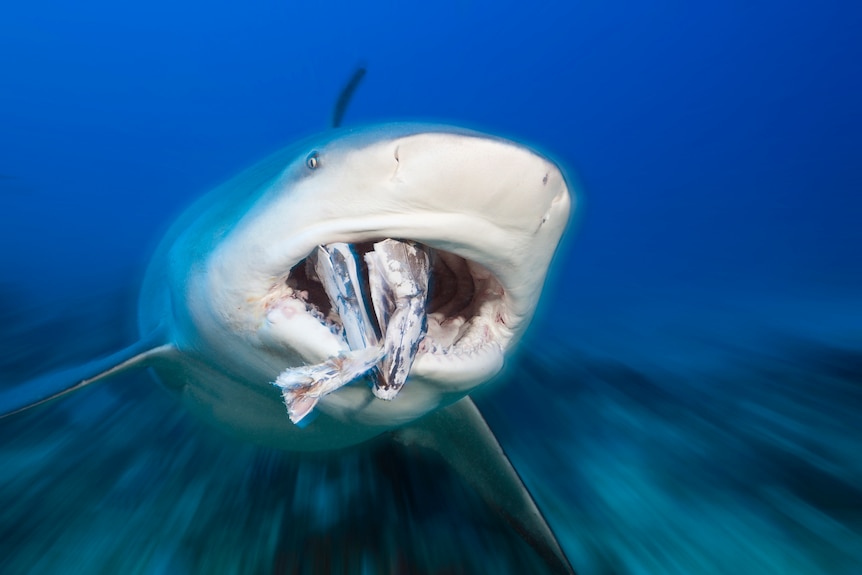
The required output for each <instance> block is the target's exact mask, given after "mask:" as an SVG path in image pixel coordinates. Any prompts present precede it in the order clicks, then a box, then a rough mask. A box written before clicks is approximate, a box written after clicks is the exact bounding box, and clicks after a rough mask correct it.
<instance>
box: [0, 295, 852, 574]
mask: <svg viewBox="0 0 862 575" xmlns="http://www.w3.org/2000/svg"><path fill="white" fill-rule="evenodd" d="M2 295H3V298H2V301H3V302H4V308H3V309H2V312H0V314H2V315H0V326H2V330H3V331H2V334H0V335H2V337H0V344H2V347H3V349H4V350H6V353H4V354H3V363H2V365H0V368H2V371H0V375H2V379H3V381H4V382H6V381H21V380H23V379H25V378H26V377H29V376H31V375H33V374H35V373H36V372H38V371H39V370H43V369H50V368H52V367H54V366H56V365H58V364H61V363H64V362H70V361H73V360H74V359H76V358H78V359H80V358H86V357H89V356H90V355H93V354H98V353H100V352H105V351H107V350H109V349H110V348H111V347H112V346H116V345H120V344H122V343H123V341H127V340H128V339H130V338H132V337H134V328H133V326H132V325H131V324H130V323H129V324H124V323H123V321H124V320H126V319H128V317H129V315H130V314H129V313H128V312H129V310H130V309H132V307H133V304H134V293H133V291H132V290H129V291H127V292H108V293H103V294H90V295H89V296H87V297H81V298H75V299H72V298H70V299H67V300H62V299H61V300H57V301H55V302H53V303H50V304H46V303H44V302H42V303H39V304H35V303H34V302H32V301H28V298H27V297H26V296H24V294H21V293H14V292H13V291H12V290H8V289H7V290H6V291H5V292H4V293H3V294H2ZM736 313H737V314H739V316H738V320H739V321H738V322H734V321H732V320H730V319H727V318H728V317H729V316H728V314H727V313H723V314H722V315H724V317H725V322H724V325H725V328H726V329H727V330H728V332H726V333H719V332H717V331H716V329H715V328H714V327H712V326H715V325H717V322H712V324H711V327H710V328H706V327H704V328H702V329H700V330H697V329H693V328H692V327H691V325H690V323H691V321H690V318H687V319H685V320H679V321H677V322H676V323H675V322H674V321H673V319H668V318H672V316H669V315H667V314H658V317H663V318H665V319H664V320H663V322H658V321H654V322H652V323H651V322H650V321H647V320H643V319H642V320H641V321H639V322H638V323H637V326H638V328H639V329H641V330H646V331H647V332H648V333H646V334H644V333H642V332H639V331H638V330H637V329H634V327H630V329H628V330H626V329H625V327H624V326H623V325H621V324H620V323H619V321H622V320H619V321H618V322H617V323H613V322H611V324H610V325H607V326H605V328H604V329H602V328H597V327H596V326H595V325H591V324H590V321H591V320H590V319H589V318H585V319H584V320H583V322H581V323H580V324H576V325H574V326H572V325H563V326H559V325H554V324H553V322H552V321H551V319H552V318H548V317H546V318H545V320H544V321H541V322H540V323H539V325H537V326H536V328H535V329H534V330H533V332H532V334H531V338H530V339H529V340H528V341H527V342H526V343H525V346H524V347H523V351H522V353H521V354H520V355H519V356H518V357H517V358H516V359H515V360H514V361H513V362H512V366H511V367H510V369H509V377H508V380H507V381H506V383H504V384H503V385H500V386H499V387H497V388H496V389H493V390H487V391H486V392H483V393H481V394H479V398H478V403H479V405H480V407H481V409H482V410H483V412H484V413H485V414H486V416H487V417H488V419H489V422H490V423H491V425H492V427H493V428H494V429H495V430H496V431H497V433H498V436H499V437H500V439H501V442H502V443H503V445H504V447H505V448H506V449H507V451H508V452H509V454H510V456H511V457H512V459H513V461H514V463H515V465H516V467H517V468H518V469H519V471H520V472H521V474H522V475H523V477H524V479H525V481H526V482H527V483H528V485H529V486H530V488H531V490H532V491H533V493H534V494H535V496H536V498H537V500H538V501H539V504H540V506H541V507H542V508H543V510H544V511H545V513H546V515H547V516H548V518H549V520H550V522H551V523H552V525H553V526H554V528H555V529H556V531H557V533H558V535H559V537H560V539H561V542H562V544H563V546H564V547H565V549H566V551H567V552H568V554H569V556H570V558H571V560H572V562H573V564H574V565H575V567H576V569H578V571H579V572H580V573H582V574H621V573H679V574H687V573H730V572H733V573H738V574H742V573H752V574H755V573H757V574H764V573H774V574H779V573H780V574H794V573H796V574H805V575H810V574H817V573H823V574H848V575H849V574H856V573H859V572H860V570H862V531H860V530H862V490H860V488H859V486H860V479H862V463H860V457H859V455H860V453H862V420H860V418H859V414H860V413H862V345H860V344H862V339H860V334H859V332H858V330H856V331H854V329H853V327H852V326H853V325H855V324H854V323H853V322H850V323H849V324H847V326H849V327H846V329H844V328H835V330H833V332H832V333H833V336H831V337H829V338H824V337H817V336H816V335H812V334H811V330H806V332H807V335H805V336H804V337H800V336H799V335H798V334H795V333H794V332H793V330H792V329H791V328H790V327H788V326H786V325H784V326H779V325H778V324H773V326H772V328H769V327H768V326H767V325H765V324H764V322H763V321H759V322H758V321H755V320H754V319H753V316H751V315H746V314H744V313H742V312H741V311H739V310H737V312H736ZM597 321H604V320H602V319H601V318H599V319H597ZM732 329H738V330H740V334H743V332H745V330H747V333H745V334H744V335H741V337H738V338H732V337H729V336H728V333H732V332H731V331H730V330H732ZM578 330H584V331H585V332H586V334H594V337H586V336H584V337H579V334H578V333H574V332H577V331H578ZM83 332H86V333H87V334H88V337H87V338H83V337H79V336H80V334H81V333H83ZM602 334H605V335H607V338H606V339H604V340H602V338H601V337H600V336H601V335H602ZM834 334H841V336H840V337H835V336H834ZM580 335H584V334H580ZM573 341H580V342H582V345H579V346H578V345H574V344H572V343H571V342H573ZM639 352H640V353H639ZM0 436H2V438H3V441H2V442H0V460H2V462H3V465H2V466H0V572H2V573H34V574H39V573H46V574H47V573H171V574H173V573H177V574H182V573H208V574H221V573H237V574H240V573H286V574H306V573H307V574H311V573H355V574H363V575H364V574H370V573H398V574H401V573H403V574H414V573H415V574H456V573H464V574H472V573H500V574H504V573H512V574H522V573H542V572H543V569H544V568H543V566H542V565H541V563H540V562H538V560H537V559H536V557H535V556H534V554H533V552H532V551H531V550H530V548H529V547H528V546H527V545H526V544H524V543H523V542H522V541H521V540H520V539H519V538H518V536H517V535H516V534H514V532H512V531H511V530H510V529H509V528H508V527H506V526H505V525H504V524H503V523H502V522H501V521H500V520H499V519H498V518H497V517H496V516H495V515H494V514H493V513H492V512H490V511H489V509H488V508H487V507H486V506H485V505H484V504H483V502H482V501H481V500H480V499H479V498H478V497H477V496H476V495H475V494H474V493H473V492H472V491H471V489H470V488H469V487H468V486H466V484H464V483H462V482H461V480H459V479H458V478H457V477H455V476H453V475H452V473H450V472H449V471H448V469H447V468H445V467H444V466H442V465H441V464H440V462H438V461H435V460H433V459H424V458H422V457H419V456H417V455H416V454H413V453H409V452H407V451H404V450H401V449H396V448H394V447H393V446H391V445H388V444H387V443H386V442H377V443H375V444H373V445H371V446H367V447H363V448H361V449H354V450H347V451H345V452H339V453H334V454H329V455H323V456H302V457H300V456H297V455H293V454H287V453H281V452H277V451H272V450H267V449H261V448H257V447H255V446H251V445H245V444H240V443H237V442H235V441H233V440H230V439H227V438H225V437H223V436H222V435H220V434H219V433H218V432H216V431H214V430H211V429H210V428H208V427H206V426H204V425H202V424H199V423H198V422H197V421H195V420H194V419H193V418H192V417H191V416H189V415H188V414H187V413H186V412H185V411H184V410H183V409H182V408H181V407H179V406H178V405H177V404H176V403H175V402H174V401H173V400H172V399H171V398H170V396H169V395H168V394H167V393H165V392H163V391H162V390H160V389H158V386H157V385H155V384H154V383H153V382H152V380H150V378H149V376H148V375H145V374H141V375H137V376H130V377H124V378H122V379H121V380H119V381H115V382H114V383H113V384H109V385H102V386H98V387H95V388H92V389H88V390H84V391H82V392H79V393H77V394H75V395H73V396H71V397H69V398H67V399H64V400H61V401H58V402H56V403H55V404H53V405H51V406H48V407H46V408H42V409H38V410H36V411H34V412H29V413H26V414H22V415H19V416H16V417H13V418H10V419H8V420H4V421H2V422H0Z"/></svg>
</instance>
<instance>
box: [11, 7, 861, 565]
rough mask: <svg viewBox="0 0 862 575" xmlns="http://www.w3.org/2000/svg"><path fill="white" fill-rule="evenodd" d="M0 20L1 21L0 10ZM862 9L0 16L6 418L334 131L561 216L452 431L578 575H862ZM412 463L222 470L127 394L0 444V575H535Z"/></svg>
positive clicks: (486, 516)
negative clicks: (533, 282) (564, 201)
mask: <svg viewBox="0 0 862 575" xmlns="http://www.w3.org/2000/svg"><path fill="white" fill-rule="evenodd" d="M7 4H9V3H7ZM860 30H862V5H860V4H858V3H854V2H844V1H838V0H834V1H824V2H813V1H812V2H800V1H793V0H791V1H786V2H777V1H761V2H739V1H737V0H727V1H723V2H717V1H706V2H697V3H691V2H681V1H676V0H664V1H659V2H614V1H610V2H607V1H606V2H598V1H595V0H590V1H573V2H561V1H541V0H537V1H536V2H520V3H514V2H508V1H502V2H490V1H487V0H481V1H480V0H442V1H439V2H427V3H404V2H394V1H391V0H390V1H380V2H375V3H356V2H341V1H334V2H327V3H314V2H275V1H258V2H256V1H252V2H244V3H240V2H217V1H216V2H213V1H210V2H198V1H181V2H164V1H162V0H152V1H150V2H147V3H134V4H129V3H116V2H104V1H99V0H82V1H80V2H58V1H56V0H48V1H34V2H28V3H23V2H22V3H16V4H15V5H14V6H13V5H4V6H3V7H2V8H0V270H2V271H0V350H1V351H0V384H2V385H3V386H11V385H15V384H19V383H21V382H24V381H26V380H27V379H28V378H30V377H33V376H35V375H36V374H38V373H42V372H45V371H47V370H50V369H52V368H56V367H58V366H60V365H64V364H67V363H75V362H80V361H84V360H86V359H87V358H91V357H94V356H98V355H100V354H105V353H107V352H109V351H111V350H113V349H116V348H117V347H119V346H122V345H125V344H127V343H129V342H130V341H133V340H134V338H135V335H136V327H135V301H136V296H137V294H136V289H137V285H138V282H139V280H140V278H141V276H142V274H143V269H144V266H145V265H146V262H147V261H148V258H149V255H150V254H151V252H152V250H153V249H154V247H155V245H156V242H157V241H158V240H159V238H160V237H161V235H162V234H163V233H164V232H165V231H166V229H167V227H168V226H169V225H170V223H171V222H172V221H173V219H174V218H175V217H176V216H177V215H179V213H180V212H181V211H182V209H183V208H184V207H186V206H187V205H188V204H189V203H190V202H191V201H192V200H193V199H195V198H196V197H198V196H199V195H200V194H202V193H204V192H205V191H207V190H208V189H210V188H211V187H213V186H214V185H216V184H218V183H220V182H221V181H223V180H225V179H226V178H228V177H229V176H231V175H233V174H234V173H236V172H238V171H240V170H241V169H243V168H244V167H247V166H248V165H250V164H252V163H254V162H255V161H256V160H258V159H260V158H261V157H263V156H264V155H266V154H268V153H270V152H271V151H273V150H275V149H277V148H279V147H281V146H284V145H286V144H289V143H291V142H292V141H294V140H297V139H299V138H301V137H303V136H306V135H309V134H312V133H315V132H318V131H321V130H324V129H326V127H327V125H328V122H329V119H330V117H331V114H332V107H333V104H334V102H335V99H336V98H337V95H338V93H339V90H340V89H341V87H342V86H343V84H344V82H345V81H346V80H347V78H349V77H350V74H351V73H352V72H353V71H354V69H355V68H356V66H357V65H359V64H360V63H362V64H364V65H365V66H367V69H368V73H367V75H366V77H365V80H364V82H363V84H362V86H360V88H359V90H358V91H357V93H356V95H355V98H354V100H353V102H352V104H351V107H350V109H349V110H348V112H347V116H346V118H345V124H347V125H361V124H367V123H375V122H383V121H395V120H423V121H434V122H446V123H454V124H458V125H464V126H467V127H471V128H477V129H480V130H483V131H490V132H493V133H498V134H501V135H504V136H507V137H511V138H514V139H517V140H521V141H525V142H528V143H530V144H531V145H533V146H535V147H537V148H539V149H540V150H542V151H544V152H545V153H547V154H549V155H551V156H552V157H554V158H555V159H556V160H557V161H558V162H560V164H561V165H563V166H564V167H565V170H566V172H567V174H568V176H569V179H570V181H571V182H572V183H573V184H575V185H576V186H577V187H578V188H579V190H580V192H581V194H580V196H579V205H578V213H577V215H576V216H575V217H574V219H573V225H572V228H571V231H570V232H569V233H568V234H567V237H566V238H565V241H564V244H563V246H562V248H561V252H560V255H559V258H558V260H557V262H556V266H555V268H554V271H553V273H552V275H551V277H550V278H549V282H548V286H547V292H546V297H545V299H544V302H543V306H542V308H541V309H540V313H539V315H538V316H537V318H536V321H535V323H534V325H533V327H532V329H531V331H530V333H529V335H528V337H527V338H526V340H525V343H524V346H523V347H522V350H521V353H520V354H519V355H518V356H517V357H515V358H513V359H512V361H511V362H510V365H509V368H508V377H507V381H506V382H504V383H503V384H502V385H499V386H497V387H496V388H494V389H489V390H485V391H483V393H481V394H479V397H478V398H477V403H479V405H480V407H481V408H482V409H483V412H484V413H485V414H486V416H487V417H488V419H489V422H490V423H491V425H492V427H493V428H494V429H495V431H497V433H498V435H499V438H500V440H501V442H502V444H503V445H504V447H505V448H506V450H507V451H508V452H509V453H510V455H511V458H512V459H513V461H514V462H515V464H516V467H517V468H518V470H519V471H520V472H521V473H522V475H523V476H524V479H525V481H526V482H527V483H528V485H529V486H530V488H531V489H532V491H533V493H534V495H535V496H536V498H537V500H538V502H539V504H540V506H541V507H542V508H543V510H544V511H545V512H546V514H547V516H548V518H549V521H550V522H551V523H552V525H553V527H554V529H555V530H556V531H557V534H558V535H559V537H560V540H561V543H562V545H563V547H564V548H565V550H566V552H567V553H568V555H569V557H570V558H571V560H572V563H573V565H574V566H575V567H576V569H577V570H578V571H579V573H581V574H586V575H590V574H608V575H610V574H653V573H675V574H677V573H678V574H692V573H708V574H713V573H714V574H722V573H733V574H735V575H741V574H748V573H752V574H830V575H831V574H842V575H843V574H846V575H851V574H858V573H862V487H860V486H862V106H860V103H862V35H860V32H859V31H860ZM541 572H542V566H541V565H540V564H537V561H536V558H535V557H534V556H533V554H532V551H531V550H530V549H529V547H527V546H526V545H525V544H523V543H522V542H521V541H520V540H519V539H518V537H517V536H516V535H515V534H514V533H513V532H511V531H510V530H509V529H508V528H507V527H505V526H504V525H501V524H500V521H499V520H498V519H497V518H496V516H494V515H493V513H491V512H490V511H489V510H488V509H487V508H486V507H485V506H484V504H483V503H482V502H481V500H479V499H478V498H477V496H476V495H475V494H474V493H473V492H472V491H471V490H470V489H469V487H467V486H466V485H464V484H463V483H462V482H461V481H460V480H459V479H458V478H457V477H455V476H453V475H452V474H451V473H450V472H449V471H448V470H447V469H446V468H445V467H444V466H442V465H441V464H440V463H439V462H435V461H424V460H416V459H415V458H413V457H412V456H411V455H410V454H409V453H404V452H401V451H398V450H395V449H393V448H391V447H389V446H386V445H375V446H371V447H369V448H368V449H365V450H355V451H351V452H348V453H339V454H336V455H331V456H322V457H312V458H300V457H297V456H293V455H289V454H284V453H279V452H275V451H268V450H263V449H260V448H257V447H254V446H249V445H242V444H239V443H235V442H232V441H231V440H227V439H225V438H224V437H222V436H220V435H219V434H218V433H217V432H215V431H213V430H211V429H209V428H207V427H205V426H203V425H202V424H199V423H198V422H197V421H195V420H193V419H192V418H191V416H189V415H188V414H186V413H185V412H184V411H183V410H182V409H181V408H180V407H179V406H178V405H176V404H175V403H174V402H173V400H172V399H171V398H170V397H169V396H168V395H167V394H166V393H164V392H162V390H160V389H159V388H158V387H157V386H156V385H154V384H153V382H152V381H151V380H150V379H149V378H148V376H147V375H146V374H141V375H137V376H129V377H127V378H124V379H123V380H122V381H121V382H115V383H113V384H111V385H109V386H102V387H97V388H94V389H88V390H85V391H83V392H80V393H79V394H76V395H74V396H72V397H69V398H67V399H64V400H62V401H60V402H57V403H56V404H54V405H52V406H49V407H47V408H43V409H39V410H36V411H34V412H31V413H26V414H23V415H20V416H16V417H14V418H10V419H7V420H4V421H2V422H0V573H4V574H6V573H12V574H18V573H21V574H23V573H40V574H53V573H141V574H150V573H169V574H173V573H177V574H185V573H213V574H222V573H225V574H226V573H361V574H370V573H399V574H400V573H422V574H425V573H429V574H431V573H433V574H443V573H447V574H454V573H465V574H467V573H469V574H472V573H495V574H497V573H513V574H522V573H541Z"/></svg>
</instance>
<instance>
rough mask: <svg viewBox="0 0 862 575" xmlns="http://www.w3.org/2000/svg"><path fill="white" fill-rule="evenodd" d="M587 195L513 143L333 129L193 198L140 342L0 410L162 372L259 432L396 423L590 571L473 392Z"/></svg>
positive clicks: (509, 515)
mask: <svg viewBox="0 0 862 575" xmlns="http://www.w3.org/2000/svg"><path fill="white" fill-rule="evenodd" d="M570 207H571V198H570V194H569V189H568V186H567V183H566V180H565V178H564V176H563V174H562V173H561V171H560V169H559V168H558V167H557V166H556V165H554V164H553V163H552V162H551V161H549V160H548V159H546V158H544V157H542V156H541V155H539V154H537V153H535V152H534V151H531V150H530V149H528V148H526V147H523V146H521V145H519V144H516V143H513V142H510V141H507V140H503V139H501V138H497V137H494V136H488V135H483V134H479V133H476V132H472V131H468V130H464V129H460V128H454V127H448V126H438V125H421V124H387V125H378V126H371V127H368V128H363V129H349V130H345V129H338V130H330V131H329V132H327V133H324V134H322V135H320V136H317V137H314V138H310V139H308V140H305V141H303V142H300V143H298V144H296V145H294V146H291V147H289V148H287V149H285V150H282V151H280V152H278V153H276V154H274V155H273V156H271V157H269V158H267V159H265V160H264V161H262V162H261V163H259V164H257V165H256V166H254V167H252V168H250V169H248V170H246V171H245V172H243V173H241V174H240V175H239V176H237V177H235V178H234V179H232V180H230V181H229V182H227V183H226V184H224V185H222V186H220V187H219V188H217V189H216V190H214V191H212V192H211V193H209V194H207V195H205V196H204V197H203V198H202V199H201V200H199V201H198V202H197V203H195V204H194V205H193V206H192V207H191V208H190V209H189V210H188V211H187V212H186V213H185V214H184V215H183V216H182V217H181V218H180V219H179V220H178V221H177V222H176V223H175V225H174V226H173V227H172V229H171V230H170V231H169V233H168V234H167V236H166V237H165V239H164V240H163V241H162V243H161V244H160V246H159V248H158V249H157V251H156V253H155V255H154V257H153V259H152V263H151V264H150V266H149V268H148V271H147V273H146V276H145V279H144V283H143V286H142V289H141V292H140V298H139V328H140V331H139V333H140V340H139V341H138V342H137V343H135V344H133V345H132V346H130V347H128V348H126V349H123V350H121V351H119V352H117V353H115V354H113V355H111V356H109V357H107V358H104V359H99V360H95V361H92V362H90V363H87V364H85V365H82V366H79V367H75V368H72V369H68V370H63V371H60V372H55V373H51V374H48V375H45V376H42V377H40V378H37V379H36V380H33V381H30V382H28V383H26V384H24V385H21V386H18V387H17V388H15V389H12V390H9V391H8V392H6V393H5V395H4V396H3V397H2V398H0V405H2V406H3V408H2V411H3V415H2V417H6V416H9V415H12V414H14V413H17V412H20V411H23V410H25V409H29V408H31V407H34V406H36V405H40V404H43V403H46V402H48V401H50V400H52V399H56V398H58V397H60V396H63V395H65V394H67V393H70V392H72V391H74V390H76V389H80V388H82V387H84V386H86V385H89V384H91V383H95V382H97V381H102V380H107V379H109V378H113V377H116V376H117V375H120V374H121V373H124V372H127V371H129V370H133V369H143V368H149V369H150V370H151V372H152V373H154V375H155V376H156V378H157V379H158V380H159V381H160V382H162V384H163V385H164V386H165V387H166V388H167V389H169V390H170V391H171V392H173V393H174V394H176V395H177V396H178V397H179V398H180V400H181V401H182V402H183V404H184V405H186V406H187V407H188V408H189V409H190V410H191V411H193V412H195V413H196V414H197V415H198V416H200V417H202V418H203V419H205V420H208V421H210V422H212V423H214V424H215V425H217V426H218V427H220V428H221V429H223V430H225V431H227V432H229V433H230V434H232V435H235V436H238V437H240V438H242V439H246V440H250V441H253V442H257V443H261V444H266V445H270V446H276V447H279V448H282V449H286V450H293V451H319V450H329V449H338V448H343V447H347V446H351V445H356V444H360V443H363V442H365V441H368V440H370V439H372V438H374V437H377V436H380V435H382V434H386V433H388V434H390V435H391V437H392V438H393V439H394V440H395V441H397V442H399V443H401V444H404V445H407V446H415V447H419V448H426V449H431V450H433V451H435V452H437V453H438V454H439V455H440V456H442V457H443V458H444V459H445V460H446V461H447V462H448V463H449V464H450V465H451V466H452V467H453V468H454V469H455V471H456V472H457V473H459V474H460V475H462V476H463V477H464V478H465V479H466V480H467V481H468V482H469V483H471V484H472V485H473V486H474V487H475V488H476V489H477V491H478V492H479V493H480V495H482V497H483V498H484V499H485V500H486V501H487V502H488V503H489V504H490V505H491V506H492V507H493V508H494V509H496V510H497V511H498V512H499V513H500V514H501V515H502V516H503V517H504V518H505V519H506V520H507V521H508V522H509V523H510V524H511V525H512V526H513V527H514V528H515V529H516V531H517V532H518V533H520V534H521V536H522V537H524V539H525V540H527V542H528V543H530V545H532V546H533V547H534V548H535V549H536V551H537V552H538V553H539V554H540V555H541V556H542V557H543V558H544V560H545V561H546V562H547V564H548V566H549V567H550V568H551V569H552V570H553V571H554V572H557V573H573V570H572V567H571V566H570V564H569V562H568V560H567V559H566V557H565V554H564V553H563V551H562V549H561V548H560V546H559V544H558V542H557V540H556V538H555V536H554V535H553V532H552V531H551V529H550V527H549V526H548V524H547V522H546V521H545V519H544V518H543V516H542V514H541V512H540V511H539V509H538V508H537V506H536V504H535V502H534V501H533V499H532V497H531V496H530V494H529V492H528V491H527V489H526V487H525V486H524V484H523V483H522V481H521V480H520V478H519V477H518V475H517V473H516V472H515V470H514V468H513V467H512V465H511V463H510V462H509V460H508V458H507V457H506V455H505V454H504V453H503V451H502V449H501V447H500V445H499V443H498V442H497V440H496V438H495V437H494V435H493V433H492V432H491V430H490V429H489V427H488V425H487V424H486V423H485V421H484V419H483V418H482V416H481V414H480V413H479V411H478V410H477V409H476V407H475V405H474V404H473V402H472V401H471V400H470V398H469V397H468V394H469V393H470V392H471V391H472V390H473V389H474V388H476V387H477V386H479V385H481V384H483V383H486V382H487V381H489V380H491V379H493V378H494V377H495V376H496V375H497V374H498V373H499V372H500V370H501V369H502V367H503V362H504V357H505V355H506V353H507V352H508V351H509V350H511V349H512V348H513V347H514V346H515V345H516V343H517V342H518V340H519V338H520V337H521V335H522V334H523V332H524V330H525V329H526V327H527V325H528V323H529V321H530V319H531V317H532V315H533V313H534V310H535V308H536V305H537V302H538V300H539V296H540V292H541V289H542V285H543V283H544V279H545V276H546V272H547V269H548V266H549V265H550V263H551V260H552V258H553V255H554V252H555V250H556V247H557V244H558V242H559V239H560V237H561V235H562V233H563V230H564V228H565V226H566V223H567V221H568V219H569V212H570ZM274 383H275V384H276V385H274ZM279 388H280V389H279ZM285 403H286V404H287V407H288V413H286V411H285ZM312 411H313V413H312ZM309 413H312V415H313V417H310V418H309V419H311V421H310V422H309V421H308V420H304V421H302V423H303V425H297V424H296V423H295V421H299V420H302V419H303V418H304V417H305V416H306V415H308V414H309Z"/></svg>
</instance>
